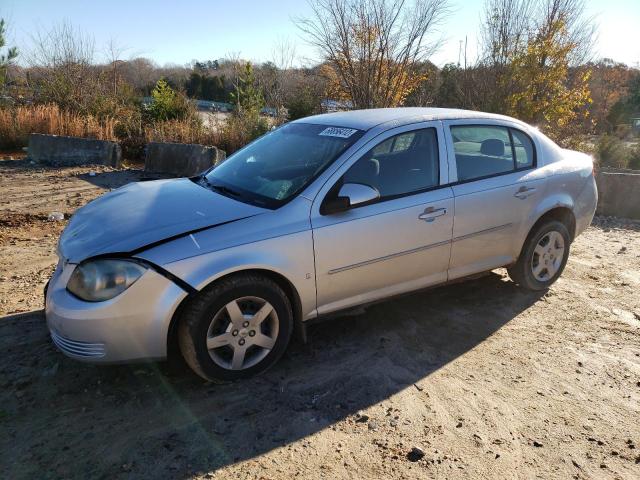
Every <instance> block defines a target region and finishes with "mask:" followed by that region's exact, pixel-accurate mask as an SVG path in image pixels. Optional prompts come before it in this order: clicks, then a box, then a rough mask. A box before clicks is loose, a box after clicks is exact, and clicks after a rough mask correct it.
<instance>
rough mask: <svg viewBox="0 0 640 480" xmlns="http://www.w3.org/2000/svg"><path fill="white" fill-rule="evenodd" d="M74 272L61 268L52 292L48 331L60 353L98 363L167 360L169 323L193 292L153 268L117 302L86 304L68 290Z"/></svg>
mask: <svg viewBox="0 0 640 480" xmlns="http://www.w3.org/2000/svg"><path fill="white" fill-rule="evenodd" d="M74 268H75V265H66V266H65V267H64V268H63V267H62V266H58V268H57V269H56V271H55V273H54V274H53V277H52V278H51V280H50V282H49V284H48V287H47V289H46V301H45V315H46V319H47V326H48V328H49V331H50V332H51V339H52V341H53V343H54V344H55V345H56V346H57V347H58V349H59V350H61V351H62V352H63V353H64V354H66V355H67V356H69V357H72V358H75V359H77V360H83V361H87V362H94V363H120V362H130V361H136V360H151V359H162V358H165V357H166V355H167V334H168V331H169V324H170V322H171V318H172V317H173V314H174V313H175V310H176V308H177V307H178V305H179V304H180V302H181V301H182V300H183V299H184V298H185V297H186V296H187V292H185V291H184V290H183V289H182V288H180V287H178V286H177V285H176V284H175V283H173V282H172V281H171V280H169V279H167V278H166V277H164V276H163V275H161V274H159V273H157V272H156V271H154V270H152V269H149V270H147V271H146V272H145V273H144V275H142V277H140V279H138V281H137V282H135V283H134V284H133V285H132V286H131V287H129V288H128V289H127V290H125V291H124V292H123V293H121V294H120V295H118V296H116V297H115V298H112V299H111V300H107V301H104V302H85V301H83V300H80V299H78V298H77V297H75V296H74V295H72V294H71V293H69V292H68V291H67V289H66V285H67V281H68V280H69V277H70V276H71V273H72V272H73V269H74Z"/></svg>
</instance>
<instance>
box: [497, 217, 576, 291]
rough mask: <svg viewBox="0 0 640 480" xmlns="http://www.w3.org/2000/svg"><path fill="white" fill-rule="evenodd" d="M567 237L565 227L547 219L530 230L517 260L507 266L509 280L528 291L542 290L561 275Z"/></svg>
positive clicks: (564, 262) (567, 253)
mask: <svg viewBox="0 0 640 480" xmlns="http://www.w3.org/2000/svg"><path fill="white" fill-rule="evenodd" d="M570 243H571V242H570V237H569V232H568V230H567V227H566V226H565V225H564V224H563V223H561V222H558V221H557V220H550V221H548V222H545V223H543V224H542V225H540V226H539V227H537V228H536V229H535V230H533V231H532V232H531V233H530V234H529V236H528V237H527V240H526V241H525V244H524V247H523V248H522V252H521V254H520V258H518V261H517V262H516V263H515V264H514V265H513V266H512V267H509V268H508V269H507V271H508V272H509V276H510V277H511V279H512V280H513V281H514V282H516V283H517V284H518V285H520V286H522V287H524V288H528V289H530V290H544V289H547V288H549V287H550V286H551V285H552V284H553V282H555V281H556V280H557V279H558V277H559V276H560V275H561V274H562V271H563V270H564V267H565V265H566V263H567V259H568V258H569V245H570Z"/></svg>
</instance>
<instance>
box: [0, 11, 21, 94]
mask: <svg viewBox="0 0 640 480" xmlns="http://www.w3.org/2000/svg"><path fill="white" fill-rule="evenodd" d="M5 31H6V29H5V23H4V20H3V19H2V18H0V50H2V48H4V46H5V39H4V34H5ZM17 56H18V49H17V48H16V47H11V48H9V49H8V50H7V53H6V54H4V53H2V54H0V87H1V86H4V82H5V79H6V76H7V67H8V66H9V64H10V63H11V61H12V60H13V59H15V58H16V57H17Z"/></svg>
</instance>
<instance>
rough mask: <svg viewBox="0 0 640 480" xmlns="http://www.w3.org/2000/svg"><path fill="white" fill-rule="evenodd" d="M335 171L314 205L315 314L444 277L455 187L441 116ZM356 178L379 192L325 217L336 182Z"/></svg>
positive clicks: (376, 143)
mask: <svg viewBox="0 0 640 480" xmlns="http://www.w3.org/2000/svg"><path fill="white" fill-rule="evenodd" d="M361 151H363V152H366V153H363V154H360V155H358V154H357V155H356V156H355V158H354V159H351V160H350V161H347V162H346V164H345V165H344V166H343V167H342V168H341V169H340V170H338V172H337V173H336V175H335V176H334V178H333V179H332V180H331V181H330V182H328V184H327V186H325V188H324V189H323V190H322V191H321V192H320V194H319V195H318V197H317V199H316V201H315V202H314V208H313V209H312V218H311V221H312V227H313V240H314V249H315V260H316V284H317V303H318V313H319V314H323V313H328V312H331V311H335V310H339V309H342V308H346V307H350V306H354V305H358V304H362V303H366V302H369V301H373V300H376V299H379V298H384V297H387V296H390V295H393V294H397V293H402V292H406V291H410V290H415V289H417V288H421V287H425V286H428V285H432V284H435V283H440V282H444V281H446V280H447V267H448V264H449V255H450V241H451V235H452V227H453V214H454V212H453V192H452V190H451V188H450V187H447V186H441V185H446V183H447V178H448V169H447V165H446V155H445V152H446V150H445V148H444V138H443V135H442V129H441V124H440V123H439V122H423V123H420V124H415V125H412V126H405V127H399V128H397V129H393V130H391V131H389V132H386V133H385V134H383V135H381V136H379V137H377V138H376V139H374V140H372V141H371V142H370V143H369V144H368V145H367V146H366V147H364V148H363V149H362V150H361ZM345 183H359V184H364V185H368V186H371V187H373V188H375V189H377V190H378V192H379V193H380V198H379V199H378V200H376V201H374V202H371V203H369V204H365V205H363V206H357V207H354V208H351V209H349V210H347V211H344V212H340V213H334V214H327V215H323V214H321V213H320V210H321V208H320V207H321V205H322V202H323V201H324V200H325V198H327V197H328V196H329V195H331V194H332V192H335V191H336V188H337V187H340V186H341V185H343V184H345Z"/></svg>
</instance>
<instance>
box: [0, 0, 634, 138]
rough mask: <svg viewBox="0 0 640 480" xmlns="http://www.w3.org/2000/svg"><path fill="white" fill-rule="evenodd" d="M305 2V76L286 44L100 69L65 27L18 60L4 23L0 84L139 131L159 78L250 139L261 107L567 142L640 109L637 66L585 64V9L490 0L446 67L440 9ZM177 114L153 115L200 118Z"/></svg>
mask: <svg viewBox="0 0 640 480" xmlns="http://www.w3.org/2000/svg"><path fill="white" fill-rule="evenodd" d="M309 5H310V14H309V15H308V16H307V17H304V18H297V19H294V21H295V23H296V25H297V27H298V28H299V30H300V32H301V34H302V36H303V38H304V39H305V40H306V41H307V42H308V43H309V44H310V45H312V46H313V47H315V50H316V52H317V54H318V57H317V58H318V60H317V62H316V63H315V64H312V65H309V66H305V67H300V66H295V62H294V59H295V46H294V45H293V44H291V43H287V42H281V43H280V44H279V45H277V46H276V47H275V48H274V53H273V55H272V57H273V58H271V59H270V60H269V61H265V62H263V63H257V64H251V63H250V62H247V61H245V60H243V59H242V58H240V56H239V55H237V54H236V55H227V56H226V57H223V58H215V59H201V60H198V61H192V62H191V63H190V64H188V65H182V66H179V65H165V66H159V65H157V64H155V63H154V62H153V61H151V60H149V59H146V58H133V59H123V58H121V57H123V56H124V55H123V53H124V52H123V50H122V49H119V48H118V47H117V46H116V45H113V44H111V45H109V46H108V48H107V53H108V55H107V56H108V61H106V62H104V61H103V62H96V60H95V57H96V48H95V45H94V42H93V39H92V38H91V36H89V35H87V34H86V33H83V32H82V31H81V30H79V29H77V28H74V27H73V26H71V25H70V24H68V23H64V24H61V25H58V26H56V27H54V28H52V29H51V30H50V31H46V32H39V33H37V34H36V35H35V36H34V39H33V45H32V46H31V48H30V49H29V50H28V52H26V51H25V53H24V55H25V59H24V61H22V62H21V64H20V65H17V64H16V63H15V58H16V55H18V53H19V52H18V50H16V49H15V48H12V49H7V48H6V47H5V48H4V49H2V47H3V46H4V39H3V35H2V32H3V30H4V24H3V23H0V88H2V91H3V94H4V96H5V97H7V96H8V97H11V98H12V99H13V101H15V102H24V103H29V102H33V103H40V104H46V103H51V104H55V105H57V106H59V107H60V108H62V109H64V110H70V111H74V112H79V113H81V114H86V115H92V116H95V117H98V118H102V117H111V118H116V119H119V120H120V123H122V124H123V125H124V127H122V128H121V130H127V129H129V130H130V128H129V127H130V126H131V125H130V124H133V125H136V122H137V123H141V122H142V123H144V122H145V112H144V110H143V109H142V110H141V109H140V108H139V107H136V105H138V103H139V102H140V98H142V97H147V96H151V94H152V92H153V91H154V89H155V90H157V89H158V86H159V83H158V82H159V81H162V82H163V85H162V86H161V87H162V88H163V89H164V88H165V87H166V88H169V89H171V91H173V92H175V96H174V97H172V98H174V100H173V102H174V105H175V106H177V107H176V108H178V110H177V111H180V109H183V110H184V109H188V108H189V107H188V102H184V101H181V100H180V99H188V98H191V99H203V100H213V101H218V102H229V103H231V104H233V105H234V106H235V107H236V110H238V112H236V115H244V116H245V118H244V122H243V125H236V127H241V126H244V127H243V128H248V129H249V130H251V133H250V134H248V135H246V136H245V137H246V138H250V137H251V136H252V135H254V134H257V133H259V132H261V131H263V130H264V129H265V128H266V127H265V125H264V122H263V121H262V123H261V124H260V122H261V120H260V119H259V118H258V116H257V115H256V112H259V110H260V109H261V108H262V107H263V106H268V107H272V108H273V111H275V112H277V116H278V119H277V121H286V120H290V119H295V118H299V117H303V116H306V115H310V114H314V113H319V112H321V111H322V110H323V106H324V105H326V102H325V101H326V100H335V101H336V102H339V103H338V104H339V105H342V106H344V107H345V108H374V107H392V106H437V107H456V108H466V109H473V110H481V111H488V112H495V113H503V114H507V115H511V116H514V117H517V118H520V119H521V120H524V121H526V122H529V123H532V124H534V125H536V126H539V127H540V128H541V129H542V130H543V131H545V132H546V133H547V134H549V135H550V136H551V137H552V138H554V139H555V140H557V141H559V142H560V143H561V144H563V145H566V146H575V145H576V144H578V143H579V142H582V141H583V139H584V136H585V135H591V134H605V133H606V134H616V135H618V137H624V136H625V135H627V133H628V130H629V127H628V124H629V121H630V118H631V117H632V116H633V115H635V114H636V113H638V112H640V71H639V70H638V69H637V68H633V67H630V66H627V65H624V64H621V63H616V62H614V61H612V60H610V59H600V60H596V59H594V53H593V51H594V42H595V39H596V38H597V28H596V24H595V22H594V20H593V19H592V18H589V17H587V16H585V14H584V11H585V1H584V0H538V1H533V0H486V1H485V4H484V6H483V11H482V16H481V19H480V22H481V25H480V27H481V28H480V32H481V34H480V37H479V38H478V39H476V40H477V43H478V45H479V53H478V55H477V56H476V57H475V58H473V59H469V58H467V55H466V50H464V51H462V50H461V53H460V60H459V61H458V62H456V63H449V64H447V65H444V66H443V67H438V66H436V65H434V64H433V63H432V62H431V61H430V58H431V57H432V55H433V53H434V52H436V51H437V50H438V48H439V47H440V46H441V36H440V34H441V31H442V29H443V27H444V26H445V25H446V22H447V21H449V20H450V21H455V18H452V13H451V7H450V4H449V1H448V0H419V1H410V0H311V1H310V2H309ZM472 40H473V39H472ZM3 50H5V51H6V52H5V53H2V51H3ZM176 99H178V100H180V101H178V100H176ZM136 108H137V110H138V111H140V112H142V113H141V114H140V115H138V114H137V113H135V111H136ZM184 111H186V110H184ZM241 111H244V114H242V112H241ZM132 112H134V113H132ZM183 113H184V112H183ZM183 113H174V114H169V115H168V116H167V115H165V117H166V118H162V119H161V120H163V121H165V120H180V119H182V120H184V119H189V121H191V122H196V121H197V120H196V118H195V117H194V116H193V115H189V114H183ZM131 117H135V118H133V120H131ZM249 117H250V118H251V121H250V122H249V121H248V120H247V118H249ZM156 120H160V119H158V118H156ZM256 122H258V123H259V124H260V125H258V127H256V125H255V123H256ZM245 123H249V124H248V125H244V124H245ZM254 127H256V128H254Z"/></svg>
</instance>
